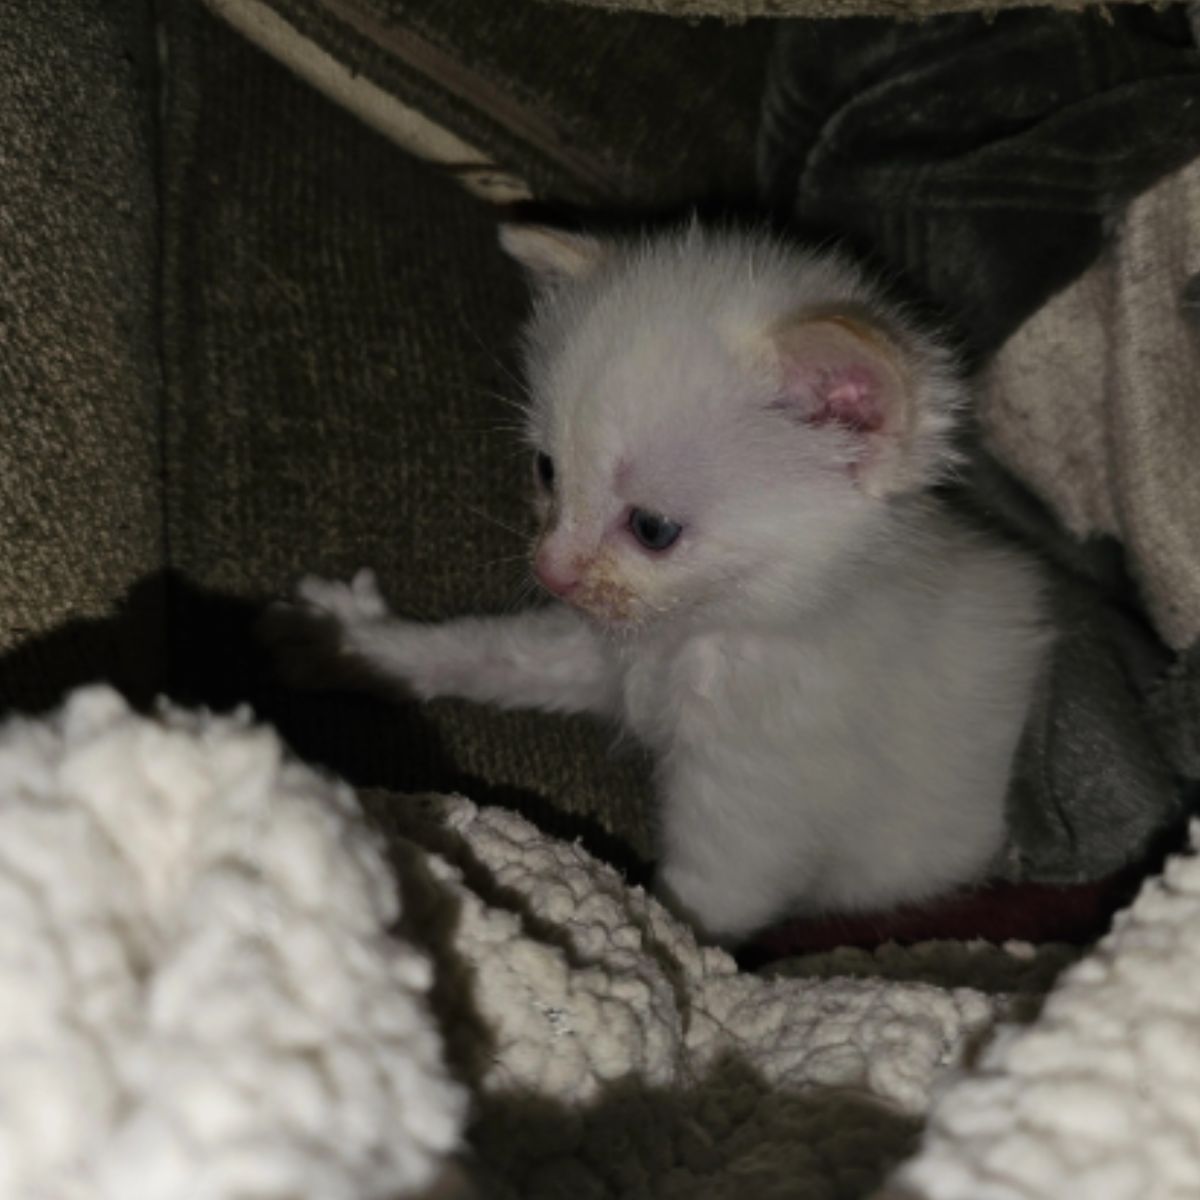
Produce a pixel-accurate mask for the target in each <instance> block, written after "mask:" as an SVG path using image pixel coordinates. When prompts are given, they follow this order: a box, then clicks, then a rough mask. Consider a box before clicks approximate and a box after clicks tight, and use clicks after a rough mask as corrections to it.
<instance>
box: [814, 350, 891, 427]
mask: <svg viewBox="0 0 1200 1200" xmlns="http://www.w3.org/2000/svg"><path fill="white" fill-rule="evenodd" d="M813 391H814V393H815V395H814V400H815V401H816V403H815V404H814V406H813V410H812V412H811V415H810V416H809V417H808V420H809V421H810V423H812V424H813V425H827V424H834V425H842V426H844V427H845V428H846V429H852V430H854V431H856V432H858V433H876V432H878V431H879V430H880V429H882V428H883V418H884V411H883V402H882V395H881V393H882V388H881V386H880V381H879V379H878V377H877V376H876V375H875V372H874V371H872V370H871V369H870V368H869V367H865V366H862V365H861V364H859V363H852V364H849V365H846V366H841V367H835V368H833V369H831V370H825V371H821V372H820V376H819V380H818V382H817V385H816V387H815V388H814V389H813Z"/></svg>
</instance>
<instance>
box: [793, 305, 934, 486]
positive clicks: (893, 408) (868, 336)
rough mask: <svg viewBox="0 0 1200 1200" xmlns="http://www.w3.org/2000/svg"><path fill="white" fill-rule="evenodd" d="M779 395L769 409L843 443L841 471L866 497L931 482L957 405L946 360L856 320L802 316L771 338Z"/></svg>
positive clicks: (932, 349) (840, 317)
mask: <svg viewBox="0 0 1200 1200" xmlns="http://www.w3.org/2000/svg"><path fill="white" fill-rule="evenodd" d="M772 340H773V343H774V348H775V354H776V361H777V363H778V368H779V371H778V381H779V395H778V397H777V398H776V399H775V400H774V401H773V402H772V404H771V407H772V408H773V409H775V410H777V411H780V412H783V413H784V414H785V415H787V416H789V417H791V418H792V419H793V420H795V421H797V422H800V423H802V424H804V425H805V426H808V427H815V428H832V429H837V430H840V431H842V432H843V433H844V434H845V435H846V442H845V444H846V446H847V447H848V450H847V452H848V454H849V458H850V462H849V466H850V470H851V473H852V474H853V476H854V478H855V479H856V481H857V482H858V483H859V485H860V486H861V487H862V488H863V490H864V491H866V492H867V493H868V494H871V495H876V496H883V495H887V494H889V493H893V492H896V491H900V490H902V489H904V488H906V487H911V486H919V485H924V484H928V483H931V482H932V481H933V478H934V477H935V476H936V474H937V471H938V469H939V468H940V467H941V466H944V465H945V463H946V462H947V461H948V460H949V458H950V453H949V450H948V448H947V445H946V442H947V438H948V435H949V432H950V428H951V425H952V417H953V408H954V404H955V401H956V398H957V393H956V391H955V385H954V384H953V382H952V376H951V373H950V372H949V370H948V364H947V361H946V359H947V357H948V356H945V355H940V354H939V352H937V351H936V350H935V349H934V348H933V347H929V346H922V347H920V348H919V349H916V348H914V349H912V350H909V349H906V348H904V347H901V346H900V345H899V344H897V343H896V342H895V341H894V340H893V339H892V337H891V336H890V335H888V334H887V333H885V332H884V331H883V330H881V329H879V328H878V327H877V326H875V325H874V324H873V323H871V322H870V321H869V320H865V319H863V318H860V317H857V316H853V317H851V316H840V315H830V316H817V317H813V316H804V317H798V318H796V319H794V320H791V321H789V322H787V323H785V324H784V325H782V326H780V327H779V328H778V329H776V330H775V331H774V333H773V335H772Z"/></svg>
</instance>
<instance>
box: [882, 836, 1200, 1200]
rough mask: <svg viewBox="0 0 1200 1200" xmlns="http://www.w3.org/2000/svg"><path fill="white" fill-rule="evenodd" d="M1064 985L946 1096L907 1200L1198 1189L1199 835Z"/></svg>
mask: <svg viewBox="0 0 1200 1200" xmlns="http://www.w3.org/2000/svg"><path fill="white" fill-rule="evenodd" d="M1192 843H1193V852H1192V853H1191V854H1189V855H1187V856H1180V857H1178V858H1175V859H1173V860H1172V861H1171V862H1170V863H1169V864H1168V866H1167V869H1166V871H1165V873H1164V874H1163V875H1162V877H1161V878H1159V879H1155V880H1152V881H1151V882H1150V883H1148V884H1147V885H1146V887H1145V888H1144V890H1143V892H1142V894H1141V896H1139V898H1138V899H1137V901H1136V902H1135V903H1134V904H1133V906H1132V907H1131V908H1130V909H1129V910H1127V911H1126V912H1125V913H1123V914H1121V916H1120V917H1119V918H1118V921H1117V925H1116V928H1115V929H1114V930H1113V932H1112V933H1111V934H1110V935H1109V936H1108V937H1107V938H1105V939H1104V941H1102V942H1101V943H1100V945H1099V946H1097V947H1096V949H1095V950H1093V951H1092V953H1091V954H1090V955H1089V956H1088V957H1087V958H1086V959H1085V960H1084V961H1083V962H1081V963H1080V964H1079V965H1077V966H1075V967H1073V968H1072V969H1071V970H1070V971H1069V972H1067V974H1066V975H1065V976H1064V977H1063V978H1062V980H1061V981H1060V983H1059V985H1058V987H1057V989H1056V990H1055V992H1054V994H1053V995H1052V996H1051V997H1050V999H1049V1001H1048V1002H1047V1004H1046V1006H1045V1008H1044V1009H1043V1010H1042V1013H1041V1015H1040V1016H1039V1018H1038V1020H1037V1021H1036V1022H1035V1023H1034V1024H1033V1026H1032V1027H1031V1028H1028V1029H1020V1028H1017V1027H1007V1028H1002V1029H1000V1030H998V1031H997V1032H996V1033H995V1034H994V1035H993V1036H992V1038H991V1041H990V1044H989V1045H988V1046H987V1048H986V1049H985V1050H984V1052H983V1053H982V1055H981V1056H980V1057H979V1060H978V1061H977V1063H976V1064H975V1065H974V1066H973V1067H972V1069H971V1070H970V1071H969V1072H967V1073H966V1075H965V1076H964V1077H963V1078H962V1079H960V1080H958V1081H956V1082H954V1083H952V1084H951V1085H950V1086H948V1087H946V1088H944V1090H943V1091H942V1093H941V1095H940V1096H939V1098H938V1100H937V1103H936V1104H935V1105H934V1107H933V1110H932V1114H931V1119H930V1125H929V1130H928V1132H927V1134H926V1136H925V1138H924V1142H923V1145H922V1148H921V1151H920V1153H919V1154H918V1155H917V1157H916V1158H915V1160H914V1161H912V1162H911V1163H909V1164H908V1165H907V1166H905V1167H904V1168H903V1169H902V1170H901V1171H900V1172H899V1174H898V1176H897V1179H896V1189H895V1190H894V1191H889V1192H888V1193H887V1194H888V1196H890V1197H894V1198H895V1200H900V1198H901V1197H904V1198H907V1200H916V1198H920V1200H1059V1198H1060V1197H1064V1196H1072V1197H1080V1198H1081V1200H1091V1198H1092V1197H1096V1198H1099V1197H1104V1200H1186V1198H1187V1197H1190V1196H1195V1195H1197V1194H1200V1128H1198V1126H1197V1121H1196V1087H1195V1082H1196V1076H1197V1072H1198V1071H1200V1020H1198V1019H1197V1012H1196V1006H1195V1004H1194V1003H1193V998H1194V997H1195V995H1196V992H1197V988H1198V987H1200V939H1197V936H1196V930H1197V926H1198V922H1200V858H1198V857H1196V855H1195V848H1196V845H1197V843H1200V826H1195V827H1193V830H1192Z"/></svg>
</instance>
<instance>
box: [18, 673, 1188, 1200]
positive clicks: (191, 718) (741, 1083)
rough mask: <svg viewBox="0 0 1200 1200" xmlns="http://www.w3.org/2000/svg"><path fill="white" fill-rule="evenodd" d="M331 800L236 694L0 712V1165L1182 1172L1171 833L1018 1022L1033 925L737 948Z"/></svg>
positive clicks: (778, 1181)
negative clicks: (979, 940) (956, 937)
mask: <svg viewBox="0 0 1200 1200" xmlns="http://www.w3.org/2000/svg"><path fill="white" fill-rule="evenodd" d="M367 807H368V812H369V814H370V818H371V822H373V823H374V824H375V825H377V826H379V827H383V828H387V829H388V830H389V831H390V832H389V835H388V837H387V839H386V841H387V845H386V846H385V844H384V841H383V840H382V839H380V838H379V837H378V836H377V835H376V834H373V833H371V832H370V828H369V823H368V822H366V821H364V820H363V818H362V816H361V814H360V813H359V812H358V811H357V807H356V803H355V800H354V798H353V796H352V794H351V793H350V791H349V790H348V789H347V788H346V787H344V786H343V785H340V784H338V783H336V782H333V781H330V780H327V779H325V778H323V777H321V776H319V775H318V774H316V773H315V772H313V771H311V770H309V769H307V768H305V767H303V766H301V765H300V764H298V763H295V762H293V761H290V760H289V759H288V757H287V756H286V754H285V753H284V752H283V750H282V747H281V745H280V743H279V740H278V739H277V738H276V736H275V735H274V734H273V733H272V732H271V731H270V730H267V729H263V728H256V727H255V726H254V725H253V724H252V723H251V722H250V721H249V719H248V717H247V716H246V715H244V714H243V715H238V716H234V717H215V716H211V715H208V714H194V715H191V714H186V713H181V712H177V711H172V710H166V709H164V711H163V712H162V713H161V714H160V715H159V717H158V718H157V719H147V718H143V717H140V716H138V715H136V714H134V713H132V712H130V711H129V710H128V709H127V707H126V706H125V705H124V703H123V702H122V701H121V700H120V699H119V698H118V697H117V696H116V695H115V694H113V693H112V692H111V691H108V690H105V689H90V690H85V691H83V692H80V693H78V694H76V695H75V696H73V697H72V698H71V699H70V700H69V702H68V703H67V705H66V706H65V707H64V709H63V710H62V711H61V712H60V713H58V714H57V715H56V716H54V717H52V718H50V719H48V720H45V721H32V720H23V719H17V720H13V721H10V722H9V723H8V724H7V726H5V727H4V728H3V730H0V898H2V902H3V906H4V907H3V915H4V920H3V925H2V927H3V935H2V936H3V946H4V954H3V956H2V957H0V996H2V997H3V999H4V1010H3V1011H4V1014H5V1018H6V1019H5V1020H4V1022H3V1024H2V1025H0V1197H3V1198H5V1200H7V1198H9V1197H12V1198H14V1200H16V1198H21V1200H33V1198H35V1197H37V1198H39V1200H48V1198H50V1197H53V1198H54V1200H74V1198H76V1197H78V1198H81V1200H82V1198H84V1197H87V1198H91V1197H113V1198H116V1197H120V1198H121V1200H130V1198H132V1197H139V1198H141V1197H144V1198H146V1200H159V1198H161V1200H167V1198H171V1200H181V1198H183V1197H187V1198H188V1200H193V1198H196V1200H210V1198H211V1200H233V1198H234V1197H246V1196H254V1197H255V1198H256V1200H285V1198H287V1200H295V1198H297V1197H311V1198H312V1200H336V1198H337V1197H347V1198H350V1197H356V1198H358V1200H364V1198H374V1197H378V1198H380V1200H383V1198H385V1197H386V1198H389V1200H390V1198H392V1197H398V1196H411V1195H419V1194H424V1193H425V1192H426V1191H427V1190H428V1189H429V1187H430V1186H431V1185H433V1184H434V1183H435V1181H437V1180H438V1179H439V1177H440V1176H441V1175H442V1168H443V1167H444V1166H445V1165H446V1164H447V1163H448V1162H449V1160H450V1159H451V1158H452V1157H453V1156H454V1155H455V1154H456V1152H460V1151H464V1152H465V1157H466V1159H467V1163H468V1167H469V1169H470V1171H472V1172H473V1173H474V1174H475V1175H476V1176H477V1178H478V1181H479V1183H480V1186H481V1190H482V1191H483V1192H484V1194H487V1195H489V1196H498V1197H501V1198H503V1197H510V1196H511V1197H522V1198H523V1200H527V1198H531V1197H554V1196H564V1197H565V1196H571V1197H572V1198H573V1200H574V1198H577V1197H608V1196H611V1197H621V1198H635V1197H674V1196H678V1197H685V1196H686V1197H689V1198H692V1197H698V1196H700V1197H725V1196H729V1197H733V1196H737V1197H739V1198H741V1197H755V1198H757V1197H768V1196H805V1197H808V1196H812V1197H822V1198H824V1197H831V1198H832V1197H864V1196H867V1195H870V1194H873V1193H874V1192H875V1189H876V1188H877V1187H878V1186H879V1185H880V1183H881V1181H882V1180H884V1179H885V1177H888V1176H890V1177H891V1180H892V1182H891V1183H890V1184H884V1186H885V1188H886V1189H887V1190H886V1191H885V1192H884V1193H883V1194H886V1195H889V1196H891V1195H895V1196H901V1195H902V1196H906V1197H909V1196H916V1197H927V1198H929V1200H960V1198H961V1200H968V1198H969V1200H1000V1198H1004V1200H1007V1198H1009V1197H1046V1198H1047V1200H1049V1198H1050V1197H1060V1196H1062V1195H1065V1194H1067V1193H1068V1192H1069V1194H1071V1195H1072V1196H1078V1197H1088V1196H1097V1197H1099V1196H1103V1197H1125V1196H1128V1197H1130V1198H1131V1200H1132V1198H1134V1197H1136V1198H1137V1200H1152V1198H1154V1197H1174V1196H1180V1197H1182V1196H1184V1195H1189V1196H1190V1195H1195V1194H1196V1193H1197V1190H1200V1136H1198V1135H1197V1134H1196V1130H1197V1128H1198V1125H1197V1122H1196V1121H1195V1119H1194V1112H1193V1109H1194V1101H1193V1099H1192V1094H1193V1092H1194V1087H1193V1086H1192V1083H1193V1081H1194V1079H1195V1075H1196V1071H1195V1067H1196V1059H1197V1055H1198V1054H1200V1050H1197V1047H1200V1017H1198V1016H1197V1008H1196V1005H1195V1004H1194V1003H1193V1001H1192V998H1193V997H1194V995H1195V993H1196V986H1195V982H1196V977H1197V975H1200V952H1198V951H1197V939H1196V938H1195V936H1194V933H1192V931H1193V930H1194V928H1195V925H1196V909H1197V906H1198V905H1200V868H1198V867H1197V865H1196V863H1195V861H1194V860H1193V859H1191V858H1186V859H1180V860H1176V861H1175V862H1174V863H1172V864H1171V866H1170V867H1169V869H1168V871H1167V873H1166V875H1165V876H1164V877H1163V879H1162V880H1160V881H1155V882H1153V883H1151V884H1150V885H1149V886H1148V887H1147V889H1146V891H1145V892H1144V894H1143V895H1142V897H1141V898H1140V899H1139V901H1138V902H1137V903H1136V904H1135V905H1134V907H1133V909H1132V910H1130V911H1129V912H1128V913H1127V914H1126V915H1125V916H1124V917H1123V918H1122V919H1121V921H1120V923H1119V925H1118V928H1117V930H1116V931H1115V933H1114V934H1113V935H1112V936H1111V937H1110V938H1109V939H1108V940H1107V941H1106V942H1104V943H1102V944H1101V946H1100V947H1099V948H1098V949H1097V950H1095V951H1094V952H1093V953H1092V954H1091V955H1090V956H1089V957H1088V958H1086V959H1085V960H1084V961H1083V962H1082V963H1081V964H1080V965H1078V966H1076V967H1074V968H1072V969H1071V970H1070V971H1068V972H1067V974H1066V975H1065V977H1064V978H1063V981H1062V982H1061V983H1060V985H1059V986H1058V988H1057V990H1056V991H1055V992H1054V994H1052V996H1051V997H1050V1000H1049V1002H1048V1003H1047V1005H1046V1007H1045V1009H1044V1011H1043V1013H1042V1015H1041V1016H1040V1017H1039V1018H1038V1019H1037V1020H1036V1021H1035V1022H1034V1023H1033V1024H1032V1025H1030V1026H1028V1027H1021V1026H1018V1025H1016V1024H1012V1023H1010V1022H1011V1021H1012V1019H1013V1017H1014V1015H1015V1013H1016V1012H1017V1011H1018V1009H1019V1008H1020V1006H1015V1007H1014V1005H1013V1004H1012V1003H1011V997H1010V996H1007V995H1006V994H1005V990H1006V989H1010V990H1027V989H1028V988H1029V987H1030V984H1031V981H1032V983H1033V986H1036V981H1037V975H1038V972H1042V973H1043V974H1045V973H1046V972H1047V971H1052V970H1053V968H1054V967H1055V966H1056V965H1058V964H1059V963H1060V962H1061V961H1062V954H1061V952H1055V951H1045V952H1041V953H1039V954H1034V953H1033V951H1032V950H1031V949H1030V948H1028V947H1024V948H1022V947H1010V948H1008V949H1007V950H1006V949H1002V948H989V947H986V946H982V945H974V946H971V945H963V944H945V945H941V946H927V947H922V948H916V949H913V950H910V951H899V950H896V949H894V948H893V949H891V950H889V951H887V952H884V953H881V954H880V955H877V956H874V957H872V956H865V955H861V954H859V955H857V956H853V955H852V956H845V955H838V954H835V955H832V956H829V957H826V958H823V959H814V960H810V961H808V962H799V963H795V964H792V966H791V970H790V973H789V972H783V973H779V974H777V975H776V976H774V977H770V978H768V977H763V976H759V975H753V974H748V973H745V972H740V971H739V970H738V969H737V967H736V965H735V964H734V962H733V960H732V959H731V958H729V957H728V955H726V954H725V953H724V952H723V951H720V950H715V949H707V948H702V947H700V946H698V945H697V943H696V941H695V939H694V938H693V936H692V934H691V933H690V932H689V931H688V930H687V929H686V928H685V927H684V926H683V925H681V924H680V923H679V922H678V921H676V920H675V919H674V918H673V917H671V916H670V915H669V914H668V913H667V912H666V911H665V910H664V909H663V908H662V907H661V906H660V905H659V904H658V903H657V902H656V901H655V900H653V899H652V898H651V897H649V896H647V895H646V894H645V893H644V892H643V891H642V890H641V889H639V888H632V887H629V886H628V885H627V884H626V883H625V882H624V881H623V880H622V879H621V877H620V876H619V875H618V874H617V873H616V872H614V871H613V870H612V869H610V868H609V867H607V866H605V865H604V864H602V863H599V862H597V861H596V860H595V859H593V858H592V857H590V856H589V855H588V854H587V852H586V851H584V850H583V849H582V848H581V847H580V846H578V845H574V844H569V843H565V842H562V841H559V840H556V839H553V838H550V837H547V836H544V835H543V834H541V833H539V831H538V830H537V829H535V828H534V827H533V826H532V825H530V824H529V823H528V822H526V821H525V820H523V819H522V818H520V817H518V816H516V815H515V814H513V813H510V812H506V811H504V810H500V809H481V808H478V807H476V806H475V805H473V804H472V803H470V802H469V801H467V800H465V799H461V798H454V797H450V798H442V799H440V800H436V801H433V802H421V801H418V800H415V799H414V800H411V801H410V800H407V799H404V798H395V797H388V798H381V797H378V796H368V797H367ZM904 977H906V978H904ZM955 977H957V979H958V980H959V981H962V980H970V981H972V982H974V983H975V984H977V985H978V986H977V987H965V986H952V981H953V980H954V978H955ZM920 978H927V979H929V978H932V979H940V980H941V981H942V982H941V983H932V982H915V981H914V980H916V979H920ZM982 988H987V989H988V992H985V991H983V990H981V989H982ZM989 993H991V994H989ZM980 1045H982V1046H983V1049H982V1052H981V1053H980V1054H978V1055H977V1056H975V1049H976V1048H977V1047H979V1046H980ZM973 1056H975V1062H974V1063H973V1065H968V1062H969V1060H970V1059H971V1058H972V1057H973ZM468 1090H469V1092H470V1094H471V1096H472V1098H473V1099H472V1106H473V1111H472V1113H471V1116H470V1123H469V1124H468V1125H467V1126H466V1127H465V1143H464V1140H463V1133H464V1120H465V1119H466V1113H465V1107H466V1105H465V1101H466V1092H467V1091H468ZM935 1095H937V1097H938V1098H937V1099H936V1100H934V1096H935ZM930 1112H932V1117H931V1120H930V1122H929V1129H928V1131H927V1133H926V1134H925V1136H924V1145H923V1146H920V1147H919V1148H918V1141H919V1138H920V1129H921V1126H922V1124H923V1123H924V1122H925V1121H926V1118H927V1116H928V1115H929V1113H930ZM914 1150H915V1151H916V1154H915V1157H913V1156H912V1155H913V1152H914ZM906 1159H907V1162H905V1160H906Z"/></svg>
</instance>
